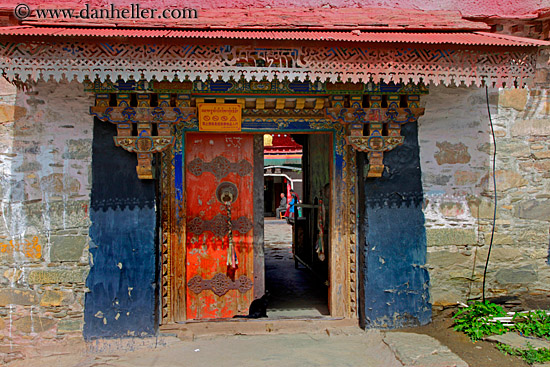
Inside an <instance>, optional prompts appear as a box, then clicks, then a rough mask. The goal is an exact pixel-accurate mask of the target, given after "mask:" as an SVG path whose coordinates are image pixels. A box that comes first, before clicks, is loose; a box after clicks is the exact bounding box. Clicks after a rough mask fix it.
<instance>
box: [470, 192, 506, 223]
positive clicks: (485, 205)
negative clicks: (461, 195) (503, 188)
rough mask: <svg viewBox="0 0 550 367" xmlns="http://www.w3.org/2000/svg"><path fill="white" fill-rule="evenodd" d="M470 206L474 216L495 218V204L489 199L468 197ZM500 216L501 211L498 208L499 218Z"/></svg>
mask: <svg viewBox="0 0 550 367" xmlns="http://www.w3.org/2000/svg"><path fill="white" fill-rule="evenodd" d="M497 188H498V187H497ZM468 207H469V208H470V213H471V214H472V216H473V217H474V218H481V219H493V215H494V212H495V205H494V204H493V202H491V201H489V200H486V199H479V198H475V197H471V198H468ZM499 217H500V213H499V210H498V208H497V218H499Z"/></svg>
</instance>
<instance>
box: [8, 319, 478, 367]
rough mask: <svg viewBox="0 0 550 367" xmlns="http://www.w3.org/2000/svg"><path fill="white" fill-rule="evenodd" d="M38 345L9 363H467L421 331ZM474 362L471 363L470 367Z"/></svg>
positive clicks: (195, 366) (101, 366) (222, 366)
mask: <svg viewBox="0 0 550 367" xmlns="http://www.w3.org/2000/svg"><path fill="white" fill-rule="evenodd" d="M83 344H84V343H80V345H74V346H73V347H72V349H70V348H65V349H59V348H58V349H51V350H49V351H48V350H43V351H42V355H41V356H40V357H35V358H27V359H25V360H19V361H15V362H12V363H9V364H8V366H10V367H44V366H56V367H69V366H71V367H134V366H135V367H153V366H154V367H175V366H184V367H205V366H208V367H209V366H219V367H235V366H239V367H241V366H242V367H256V366H257V367H264V366H265V367H271V366H277V367H279V366H285V367H287V366H288V367H294V366H295V367H303V366H312V367H313V366H319V367H321V366H330V367H332V366H350V367H351V366H361V367H404V366H405V367H468V365H467V364H466V363H465V362H464V361H462V360H461V359H460V358H458V357H457V356H456V355H455V354H453V353H452V352H450V351H449V349H448V348H447V347H445V346H443V345H441V344H440V343H439V342H438V341H437V340H435V339H434V338H431V337H429V336H427V335H421V334H414V333H399V332H387V333H384V332H381V331H378V330H370V331H363V330H361V329H359V328H358V327H348V328H343V329H340V330H331V331H330V332H329V330H328V329H327V330H319V331H318V332H307V333H305V332H304V333H294V334H279V335H227V336H217V337H201V338H198V339H196V340H187V341H182V340H179V339H177V338H175V337H166V336H162V337H159V338H146V339H139V338H137V339H123V340H104V341H95V342H92V343H90V344H88V345H83ZM472 367H474V366H472Z"/></svg>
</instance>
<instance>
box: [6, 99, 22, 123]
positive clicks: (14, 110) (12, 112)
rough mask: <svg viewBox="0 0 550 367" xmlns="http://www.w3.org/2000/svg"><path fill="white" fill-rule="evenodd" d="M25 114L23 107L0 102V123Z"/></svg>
mask: <svg viewBox="0 0 550 367" xmlns="http://www.w3.org/2000/svg"><path fill="white" fill-rule="evenodd" d="M26 114H27V109H26V108H25V107H21V106H12V105H5V104H0V123H5V122H12V121H17V120H19V119H21V118H23V117H25V115H26Z"/></svg>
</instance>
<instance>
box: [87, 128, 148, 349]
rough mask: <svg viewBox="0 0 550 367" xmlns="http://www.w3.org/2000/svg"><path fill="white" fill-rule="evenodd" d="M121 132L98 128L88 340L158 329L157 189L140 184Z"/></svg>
mask: <svg viewBox="0 0 550 367" xmlns="http://www.w3.org/2000/svg"><path fill="white" fill-rule="evenodd" d="M115 131H116V129H115V127H114V126H113V125H111V124H107V123H103V122H100V121H97V120H96V122H95V124H94V142H93V147H92V149H93V152H92V197H91V210H90V219H91V221H92V225H91V227H90V237H91V239H92V243H91V244H90V261H91V269H90V274H89V275H88V279H87V281H86V285H87V287H88V288H89V289H90V292H89V293H87V294H86V300H85V310H84V321H85V325H84V337H85V338H86V339H92V338H98V337H121V336H145V335H150V334H154V333H155V332H156V325H157V322H156V290H155V284H156V279H157V278H156V277H157V272H156V267H157V266H156V264H157V251H156V246H155V233H156V232H155V231H156V213H155V188H154V183H153V182H152V181H141V180H139V179H138V178H137V174H136V170H135V166H136V163H137V162H136V157H135V155H134V154H130V153H127V152H125V151H123V150H122V149H121V148H117V147H115V145H114V143H113V139H112V137H113V136H114V134H115Z"/></svg>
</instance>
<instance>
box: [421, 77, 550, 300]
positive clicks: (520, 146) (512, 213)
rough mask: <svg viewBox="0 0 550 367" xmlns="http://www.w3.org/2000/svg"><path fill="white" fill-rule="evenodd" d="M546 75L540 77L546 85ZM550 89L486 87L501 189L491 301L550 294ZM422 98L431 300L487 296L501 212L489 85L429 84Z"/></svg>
mask: <svg viewBox="0 0 550 367" xmlns="http://www.w3.org/2000/svg"><path fill="white" fill-rule="evenodd" d="M544 75H547V73H546V74H545V73H540V72H539V73H538V81H539V82H541V83H542V85H544V84H545V83H547V82H546V80H545V77H544ZM546 85H547V84H546ZM548 93H549V91H548V90H547V89H544V88H538V89H535V90H531V91H529V90H526V89H502V90H500V91H498V90H489V102H490V107H491V113H492V118H493V123H494V128H495V135H496V141H497V158H496V181H497V194H498V206H497V219H496V231H495V235H494V239H493V249H492V252H491V258H490V263H489V268H488V273H487V280H486V282H487V285H486V295H487V296H489V297H492V296H500V295H508V294H518V293H521V292H530V293H535V294H537V293H547V292H548V291H549V290H550V282H549V280H550V267H549V266H548V263H547V261H548V250H549V236H548V228H549V221H550V180H549V178H550V174H549V173H548V171H549V170H550V144H549V143H548V136H549V135H550V129H549V126H550V124H549V122H550V121H549V119H550V115H549V114H550V104H549V103H548V98H549V94H548ZM424 98H425V99H424V101H425V102H426V111H425V115H424V116H423V117H422V118H421V119H420V121H419V139H420V156H421V165H422V183H423V187H424V193H425V204H424V213H425V217H426V228H427V240H428V259H427V263H428V266H429V270H430V279H431V285H432V287H431V299H432V303H433V304H434V306H436V307H442V306H446V305H452V304H456V302H457V301H462V302H464V301H466V300H467V299H471V298H477V297H480V295H481V286H482V276H483V268H484V266H485V260H486V258H487V253H488V247H489V242H490V238H491V223H492V218H493V209H494V205H493V194H494V192H493V188H492V185H493V184H492V173H491V169H492V168H491V163H492V152H493V149H492V140H491V135H490V126H489V118H488V113H487V104H486V96H485V89H477V88H457V87H452V88H446V87H431V88H430V94H429V95H428V96H426V97H424Z"/></svg>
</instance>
